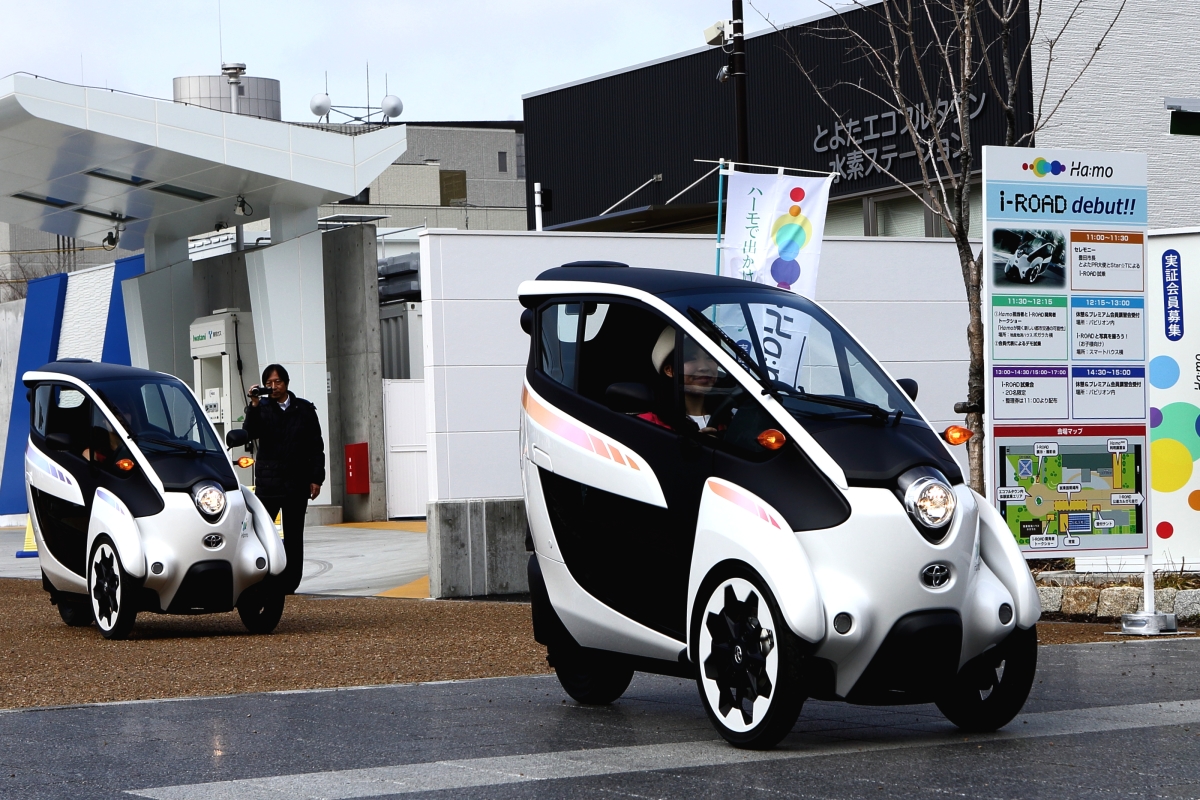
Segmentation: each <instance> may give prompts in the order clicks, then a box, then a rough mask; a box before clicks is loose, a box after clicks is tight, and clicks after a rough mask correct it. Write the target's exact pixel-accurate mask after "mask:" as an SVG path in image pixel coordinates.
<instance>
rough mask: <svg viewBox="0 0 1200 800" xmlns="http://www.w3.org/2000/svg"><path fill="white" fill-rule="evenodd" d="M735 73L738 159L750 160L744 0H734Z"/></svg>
mask: <svg viewBox="0 0 1200 800" xmlns="http://www.w3.org/2000/svg"><path fill="white" fill-rule="evenodd" d="M729 67H730V72H732V73H733V103H734V113H735V114H736V116H737V160H738V161H739V162H740V163H742V164H746V163H749V161H750V142H749V139H750V131H749V124H748V122H747V120H746V117H747V113H746V37H745V35H744V27H743V25H742V0H733V53H732V54H731V55H730V56H729Z"/></svg>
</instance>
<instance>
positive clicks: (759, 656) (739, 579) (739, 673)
mask: <svg viewBox="0 0 1200 800" xmlns="http://www.w3.org/2000/svg"><path fill="white" fill-rule="evenodd" d="M692 641H693V643H694V648H695V649H694V654H695V657H696V658H697V659H698V661H699V666H700V669H699V674H698V675H697V678H696V683H697V686H698V688H699V690H700V698H701V700H702V701H703V702H704V708H705V711H706V712H707V713H708V717H709V719H710V720H711V721H712V723H713V726H714V727H716V729H717V731H718V732H719V733H720V734H721V736H723V737H724V738H725V740H726V741H728V742H729V743H731V744H733V745H735V746H737V747H744V748H748V749H756V750H765V749H768V748H771V747H774V746H775V745H776V744H778V743H779V741H780V740H781V739H782V738H783V737H784V736H786V735H787V734H788V733H789V732H790V731H791V729H792V727H793V726H794V725H795V724H796V719H797V717H799V716H800V709H801V707H802V706H803V705H804V700H805V693H804V688H803V686H802V679H801V665H802V658H803V656H802V654H801V647H800V640H799V639H798V637H796V635H795V634H794V633H792V632H791V630H789V629H788V627H787V624H786V623H785V622H784V620H783V615H782V614H781V613H780V610H779V606H778V604H777V603H776V601H775V597H774V595H772V594H771V592H770V590H769V589H767V587H766V584H765V582H764V581H763V580H762V578H761V577H760V576H759V575H758V574H757V573H755V572H753V571H752V570H750V569H749V568H748V567H736V568H732V569H730V570H728V571H726V572H725V573H722V577H719V578H716V579H714V578H712V577H710V578H709V579H707V580H706V581H705V582H704V585H702V586H701V590H700V592H699V593H698V594H697V596H696V608H695V612H694V613H693V616H692Z"/></svg>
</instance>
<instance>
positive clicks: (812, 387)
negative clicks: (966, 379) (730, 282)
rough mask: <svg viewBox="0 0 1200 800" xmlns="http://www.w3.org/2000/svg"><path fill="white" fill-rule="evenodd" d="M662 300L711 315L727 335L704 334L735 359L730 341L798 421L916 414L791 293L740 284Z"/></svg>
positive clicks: (845, 339) (816, 311) (837, 331)
mask: <svg viewBox="0 0 1200 800" xmlns="http://www.w3.org/2000/svg"><path fill="white" fill-rule="evenodd" d="M664 299H665V300H667V302H669V303H671V304H672V305H673V306H675V307H676V308H677V309H679V310H680V311H682V312H683V313H685V314H688V313H689V310H690V309H694V311H692V312H691V313H692V315H693V316H694V315H695V314H696V313H697V312H699V314H702V315H703V316H704V318H705V319H707V320H710V321H712V322H713V323H714V324H715V326H716V328H717V329H719V330H720V332H722V333H724V334H725V335H726V337H728V339H725V337H718V336H717V335H716V332H715V331H712V332H711V335H712V338H714V339H718V343H719V344H720V345H721V346H722V347H723V348H724V349H725V350H726V351H730V353H731V355H734V356H735V357H738V355H739V354H737V353H733V352H732V348H733V346H736V347H737V348H739V349H740V350H741V351H742V353H744V354H745V356H746V357H748V358H749V360H751V361H752V362H753V363H754V364H756V365H758V366H759V367H760V370H759V372H761V373H764V377H766V378H767V379H769V381H770V383H771V385H772V386H773V387H774V388H775V389H777V390H778V392H779V400H780V402H781V403H782V405H783V406H784V408H786V409H787V410H788V411H789V412H790V413H791V414H792V416H794V417H796V418H797V419H798V420H800V421H801V422H802V423H804V422H806V421H808V420H810V419H826V420H829V419H846V420H850V419H872V418H875V419H878V418H880V417H882V416H883V415H891V416H892V417H893V418H895V417H896V416H897V414H896V412H900V414H899V415H898V416H899V417H901V418H903V417H910V418H912V419H913V420H919V419H920V418H919V416H918V415H917V412H916V409H915V408H913V406H912V404H911V403H910V402H909V400H908V398H907V397H906V396H905V395H904V394H903V393H902V392H901V391H900V390H899V388H897V387H896V385H895V384H894V383H893V382H892V381H891V379H890V378H888V376H887V375H886V374H884V372H883V370H882V369H881V368H880V367H879V365H878V364H877V363H875V361H874V360H873V359H871V357H870V356H868V355H867V354H866V353H865V352H863V350H862V348H861V347H859V345H858V344H857V343H856V342H855V341H854V340H853V339H851V338H850V336H849V335H848V334H847V333H846V332H845V331H844V330H843V329H842V327H841V326H840V325H838V324H837V323H836V322H834V321H833V320H832V319H831V318H830V317H829V316H828V315H827V314H826V313H825V312H824V311H822V310H821V309H820V308H818V307H817V306H816V305H815V304H813V303H812V302H810V301H808V300H806V299H805V298H803V297H801V296H799V295H795V294H791V293H783V292H777V291H770V290H766V289H760V288H755V287H753V286H748V287H747V289H746V290H733V291H728V290H726V291H722V292H719V293H681V294H679V295H674V296H667V297H664ZM702 327H705V326H703V325H702ZM751 372H752V373H753V372H754V370H751ZM805 395H809V396H808V397H806V396H805ZM831 401H832V402H831ZM838 401H841V402H838Z"/></svg>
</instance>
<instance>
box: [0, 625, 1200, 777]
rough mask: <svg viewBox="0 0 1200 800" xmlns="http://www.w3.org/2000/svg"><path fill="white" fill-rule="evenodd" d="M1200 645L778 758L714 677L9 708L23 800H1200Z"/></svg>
mask: <svg viewBox="0 0 1200 800" xmlns="http://www.w3.org/2000/svg"><path fill="white" fill-rule="evenodd" d="M1198 656H1200V642H1197V641H1182V640H1174V641H1144V642H1114V643H1103V644H1082V645H1062V646H1055V647H1043V648H1042V649H1041V652H1040V659H1041V663H1040V665H1039V672H1038V681H1037V683H1036V684H1035V687H1034V692H1033V695H1032V697H1031V698H1030V701H1029V703H1028V704H1027V705H1026V708H1025V712H1024V713H1023V715H1022V716H1021V717H1019V718H1018V719H1017V720H1016V721H1014V722H1013V723H1012V724H1010V725H1009V726H1008V727H1007V728H1006V729H1005V730H1003V731H1001V732H999V733H997V734H992V735H986V736H979V735H970V736H968V735H963V734H962V733H960V732H958V731H957V730H956V729H954V728H953V727H951V726H950V725H948V724H947V723H946V722H945V721H944V720H943V719H942V718H941V716H940V715H939V714H938V712H937V710H936V709H935V708H934V707H932V706H919V707H893V708H864V707H855V706H847V705H842V704H835V703H823V702H815V701H810V702H809V703H808V704H807V705H806V706H805V709H804V713H803V714H802V716H801V719H800V721H799V723H798V724H797V726H796V728H795V730H794V731H793V733H792V734H791V735H790V736H789V737H788V738H787V739H785V740H784V742H783V745H782V746H781V747H780V748H779V749H778V750H776V751H773V752H771V753H765V754H763V753H748V752H744V751H739V750H735V749H733V748H730V747H728V746H727V745H725V744H724V743H723V742H722V741H721V740H719V739H718V738H717V736H716V734H715V733H714V732H713V730H712V728H711V726H710V725H709V723H708V720H707V719H706V718H705V715H704V712H703V710H702V708H701V706H700V703H699V701H698V699H697V697H696V691H695V687H694V684H692V683H691V682H688V681H682V680H677V679H673V678H661V677H655V676H645V675H638V676H637V677H636V678H635V679H634V683H633V685H632V686H631V687H630V689H629V691H628V692H627V693H626V695H625V697H624V698H622V699H621V700H620V701H618V702H617V703H616V704H614V705H612V706H610V707H601V708H590V707H583V706H579V705H576V704H575V703H573V702H572V701H570V700H569V699H568V698H567V697H566V695H565V694H564V693H563V692H562V690H561V689H560V688H559V686H558V684H557V682H556V680H555V679H554V678H553V677H552V676H532V677H521V678H501V679H492V680H476V681H464V682H456V683H436V684H416V685H404V686H383V687H373V688H363V689H341V690H323V691H312V692H290V693H273V694H255V695H241V696H231V697H217V698H204V699H190V700H177V701H165V702H164V701H157V702H146V703H128V704H109V705H98V706H87V707H76V708H56V709H45V710H26V711H16V712H5V713H2V714H0V765H2V768H3V773H2V780H3V783H0V794H2V795H4V796H6V797H8V796H11V797H22V798H38V799H40V798H68V797H71V798H75V797H89V798H118V797H120V798H125V800H129V799H130V798H132V797H152V798H161V799H162V800H171V799H173V798H188V800H210V799H211V800H216V798H354V797H392V796H404V797H408V796H413V795H414V794H426V795H427V796H429V797H439V798H440V797H445V798H450V797H454V798H506V797H531V796H538V797H597V796H612V797H670V798H674V797H679V798H693V797H755V796H762V797H768V796H770V797H775V796H782V797H839V798H846V797H849V798H865V797H870V798H879V797H944V796H947V795H950V796H959V797H964V796H965V797H989V798H990V797H1021V798H1042V797H1045V798H1056V799H1057V798H1063V797H1072V798H1076V797H1100V796H1103V797H1114V796H1137V797H1150V796H1153V797H1197V796H1200V759H1197V757H1196V755H1197V753H1200V671H1197V670H1196V669H1195V664H1196V663H1197V657H1198Z"/></svg>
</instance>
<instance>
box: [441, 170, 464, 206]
mask: <svg viewBox="0 0 1200 800" xmlns="http://www.w3.org/2000/svg"><path fill="white" fill-rule="evenodd" d="M438 177H439V178H440V179H441V183H442V205H444V206H460V205H462V204H463V203H465V202H467V171H466V170H462V169H443V170H440V171H439V172H438Z"/></svg>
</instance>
